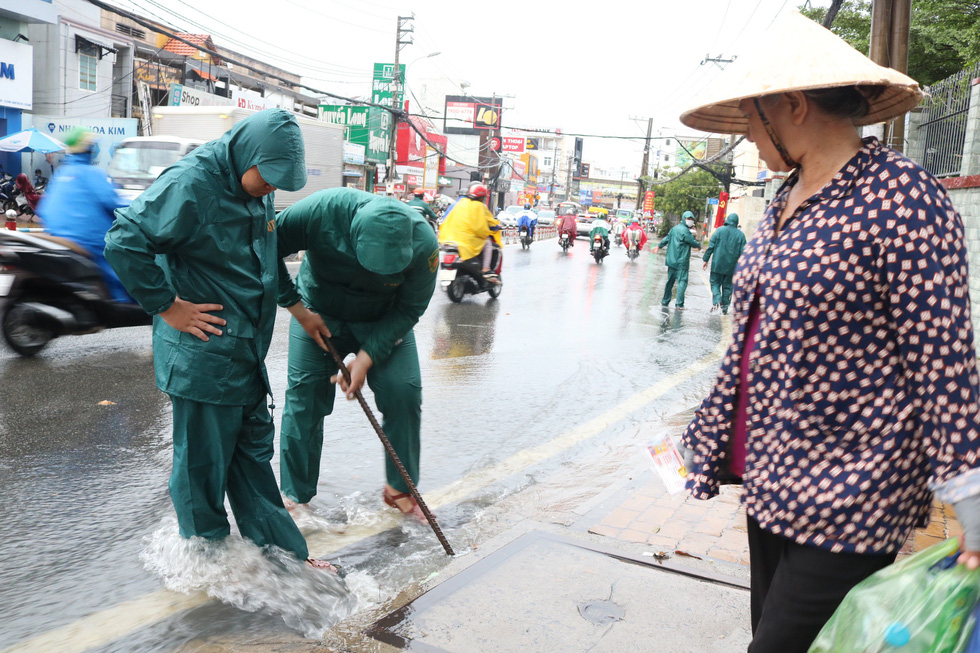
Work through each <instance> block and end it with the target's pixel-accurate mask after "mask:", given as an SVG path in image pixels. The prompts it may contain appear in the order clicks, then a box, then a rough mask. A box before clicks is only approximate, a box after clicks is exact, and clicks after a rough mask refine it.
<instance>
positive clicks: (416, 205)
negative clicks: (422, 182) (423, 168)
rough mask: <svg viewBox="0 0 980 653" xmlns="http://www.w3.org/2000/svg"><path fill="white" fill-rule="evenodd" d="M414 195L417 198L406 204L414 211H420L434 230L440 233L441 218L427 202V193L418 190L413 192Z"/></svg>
mask: <svg viewBox="0 0 980 653" xmlns="http://www.w3.org/2000/svg"><path fill="white" fill-rule="evenodd" d="M413 194H414V196H415V197H413V198H412V199H410V200H409V201H408V202H406V204H407V205H408V206H410V207H412V208H413V209H414V210H416V211H420V212H421V213H422V215H423V216H425V219H426V220H428V221H429V224H430V225H432V229H433V230H435V232H436V233H438V232H439V216H437V215H436V212H435V211H433V210H432V207H431V206H429V203H428V202H426V201H425V191H424V190H422V189H421V188H416V189H415V190H414V191H413Z"/></svg>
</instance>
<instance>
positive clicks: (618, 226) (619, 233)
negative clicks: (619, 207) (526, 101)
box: [612, 219, 626, 244]
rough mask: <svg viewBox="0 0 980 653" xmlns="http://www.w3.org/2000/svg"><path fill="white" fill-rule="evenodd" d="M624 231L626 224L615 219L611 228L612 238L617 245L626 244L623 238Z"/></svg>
mask: <svg viewBox="0 0 980 653" xmlns="http://www.w3.org/2000/svg"><path fill="white" fill-rule="evenodd" d="M625 231H626V222H625V221H623V220H618V219H617V220H616V223H615V224H613V228H612V233H613V236H614V237H615V238H616V243H617V244H618V243H621V242H626V241H625V239H624V238H623V232H625Z"/></svg>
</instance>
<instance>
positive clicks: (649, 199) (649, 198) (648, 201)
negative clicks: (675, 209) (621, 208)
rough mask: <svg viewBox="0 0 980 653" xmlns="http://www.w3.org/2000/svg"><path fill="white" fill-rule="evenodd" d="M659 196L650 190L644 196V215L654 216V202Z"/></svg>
mask: <svg viewBox="0 0 980 653" xmlns="http://www.w3.org/2000/svg"><path fill="white" fill-rule="evenodd" d="M656 196H657V191H655V190H648V191H647V192H646V193H644V195H643V215H647V216H650V215H653V200H654V198H655V197H656Z"/></svg>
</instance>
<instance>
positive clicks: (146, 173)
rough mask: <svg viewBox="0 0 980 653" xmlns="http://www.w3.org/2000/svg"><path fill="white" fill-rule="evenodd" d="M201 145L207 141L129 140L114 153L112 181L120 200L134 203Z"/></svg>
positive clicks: (159, 138) (154, 137) (190, 139)
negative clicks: (181, 159) (165, 173)
mask: <svg viewBox="0 0 980 653" xmlns="http://www.w3.org/2000/svg"><path fill="white" fill-rule="evenodd" d="M201 145H204V141H201V140H195V139H192V138H181V137H179V136H138V137H134V138H127V139H126V140H124V141H123V142H122V143H120V144H119V146H118V147H116V149H115V151H114V152H113V153H112V161H110V162H109V177H110V178H111V179H112V182H113V184H115V186H116V191H117V192H118V193H119V196H120V197H122V198H123V199H125V200H127V201H129V202H132V201H133V200H134V199H136V198H137V196H139V194H140V193H142V192H143V191H144V190H146V189H147V188H149V187H150V185H151V184H152V183H153V182H154V181H156V178H157V177H159V176H160V173H161V172H163V171H164V170H166V169H167V168H169V167H170V166H172V165H173V164H174V163H176V162H177V161H178V160H179V159H180V158H182V157H183V156H184V155H185V154H187V153H188V152H192V151H193V150H194V149H195V148H197V147H200V146H201Z"/></svg>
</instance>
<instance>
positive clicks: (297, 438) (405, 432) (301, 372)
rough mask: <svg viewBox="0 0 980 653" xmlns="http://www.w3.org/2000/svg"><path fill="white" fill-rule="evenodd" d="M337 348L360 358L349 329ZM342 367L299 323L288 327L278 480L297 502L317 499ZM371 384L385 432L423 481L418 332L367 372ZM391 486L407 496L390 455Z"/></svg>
mask: <svg viewBox="0 0 980 653" xmlns="http://www.w3.org/2000/svg"><path fill="white" fill-rule="evenodd" d="M333 343H334V345H336V347H337V350H338V351H339V352H340V355H341V356H346V355H347V354H349V353H357V352H358V351H359V350H360V349H361V345H360V343H359V342H358V341H357V339H356V338H355V337H354V336H353V334H352V333H351V332H350V331H349V330H348V329H346V328H344V329H342V330H341V331H340V332H337V331H334V332H333ZM336 373H337V365H336V364H335V363H334V361H333V358H332V357H331V356H330V354H328V353H327V352H325V351H323V350H322V349H320V347H319V346H317V344H316V341H314V340H313V338H311V337H310V336H309V335H307V333H306V331H304V330H303V327H301V326H300V325H299V322H297V321H296V320H295V319H293V320H291V321H290V325H289V378H288V386H287V388H286V405H285V408H284V409H283V413H282V431H281V433H280V441H279V446H280V457H279V476H280V479H281V483H282V493H283V494H285V495H286V496H287V497H289V498H290V499H292V500H293V501H297V502H299V503H306V502H308V501H309V500H310V499H312V498H313V496H314V495H315V494H316V486H317V480H318V478H319V475H320V452H321V450H322V449H323V418H324V417H325V416H326V415H329V414H330V413H331V412H333V404H334V394H335V389H336V386H335V385H334V384H333V383H331V382H330V377H331V376H333V375H334V374H336ZM367 383H368V385H369V386H370V388H371V390H372V391H373V392H374V399H375V401H376V402H377V405H378V410H379V411H380V412H381V415H382V422H381V428H382V429H383V430H384V432H385V435H387V436H388V439H389V440H390V441H391V445H392V446H393V447H394V448H395V453H396V454H398V458H399V460H401V461H402V464H403V465H405V469H407V470H408V474H409V476H411V477H412V482H413V483H416V484H417V483H418V480H419V449H420V437H419V433H420V431H421V428H422V373H421V371H420V370H419V355H418V351H417V350H416V348H415V333H414V332H413V331H409V332H408V333H407V334H405V337H404V338H403V339H402V341H401V342H400V343H398V344H397V345H395V348H394V349H393V350H392V352H391V356H389V357H388V359H387V360H386V361H384V362H383V363H376V364H374V365H373V366H372V367H371V369H370V370H369V371H368V376H367ZM364 427H365V428H364V432H363V434H358V437H365V438H370V439H372V440H373V439H374V438H375V437H376V436H375V435H374V433H372V431H373V429H372V428H371V427H370V425H369V424H368V423H367V419H366V418H365V424H364ZM385 475H386V478H387V480H388V484H389V485H391V487H393V488H395V489H396V490H398V491H399V492H408V486H407V485H405V482H404V481H403V480H402V477H401V475H400V474H399V473H398V469H397V468H396V467H395V465H394V463H392V462H391V459H390V458H389V457H388V455H387V453H386V454H385Z"/></svg>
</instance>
